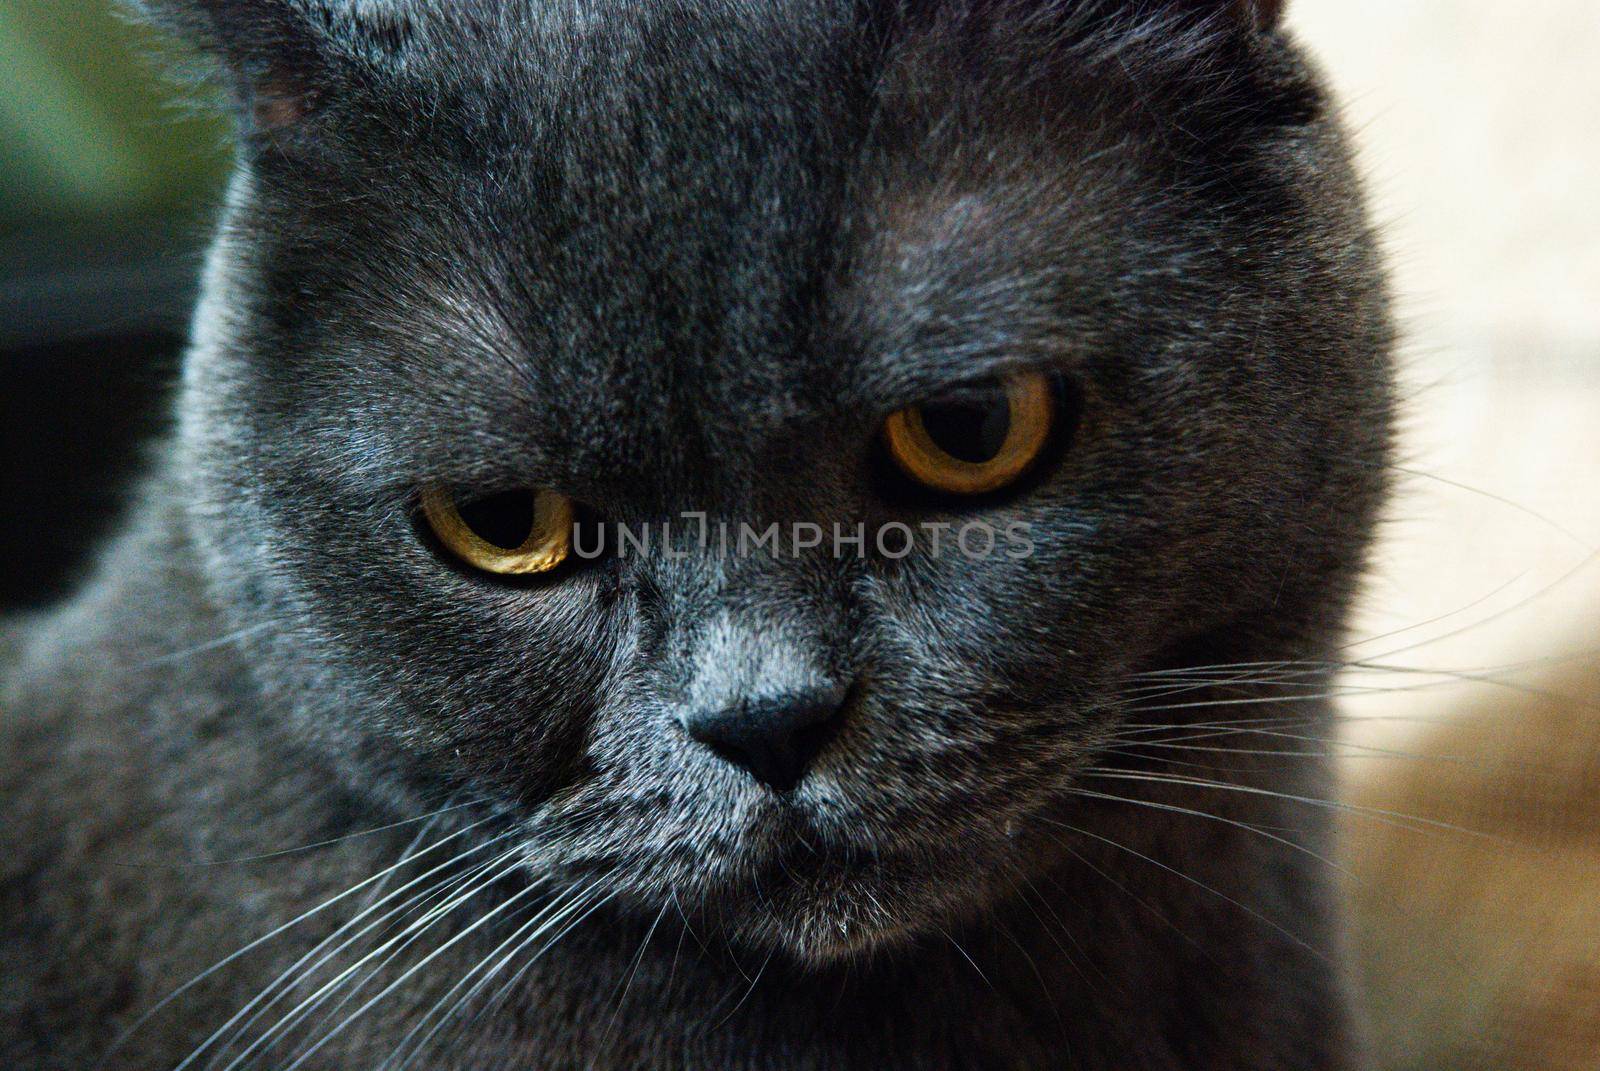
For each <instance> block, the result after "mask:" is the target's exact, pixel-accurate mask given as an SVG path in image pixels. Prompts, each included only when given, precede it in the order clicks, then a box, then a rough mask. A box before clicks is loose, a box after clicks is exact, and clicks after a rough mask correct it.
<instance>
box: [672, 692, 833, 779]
mask: <svg viewBox="0 0 1600 1071" xmlns="http://www.w3.org/2000/svg"><path fill="white" fill-rule="evenodd" d="M843 714H844V690H843V689H837V690H834V689H828V690H822V689H818V690H808V691H803V692H796V693H792V694H789V695H784V696H780V697H775V698H770V699H746V700H743V701H741V702H739V703H736V704H734V705H733V706H729V707H723V708H720V709H714V710H706V711H696V712H692V713H690V714H688V715H687V716H686V717H685V718H684V720H683V725H684V728H685V729H687V730H688V732H689V735H690V736H691V737H693V738H694V739H695V740H698V741H699V742H700V743H702V744H704V745H706V747H708V748H710V749H711V750H712V751H714V752H716V753H717V754H718V755H719V756H721V757H722V758H723V759H724V760H726V761H728V762H730V763H732V764H733V765H735V766H738V767H739V768H741V769H743V770H745V771H746V772H747V773H749V774H750V775H751V776H752V777H754V778H755V779H756V780H757V781H760V782H761V783H762V784H764V785H766V786H767V787H768V788H771V789H772V790H773V791H774V792H788V791H790V790H791V789H793V788H794V787H795V786H796V785H798V784H799V783H800V781H801V779H802V778H803V777H804V776H805V773H806V769H807V768H808V767H809V766H810V765H811V763H812V761H813V760H814V759H815V758H816V757H817V755H818V754H820V753H821V752H822V749H823V748H824V747H826V746H827V745H828V741H830V740H832V739H833V737H834V736H835V735H836V734H837V733H838V731H839V723H840V722H841V721H842V720H843Z"/></svg>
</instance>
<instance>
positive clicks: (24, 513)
mask: <svg viewBox="0 0 1600 1071" xmlns="http://www.w3.org/2000/svg"><path fill="white" fill-rule="evenodd" d="M195 247H196V241H195V236H194V235H191V234H188V233H185V232H184V231H183V229H181V228H180V229H178V230H174V229H173V228H171V227H167V226H161V225H147V226H143V227H136V228H133V229H131V230H119V231H117V232H115V233H106V232H94V231H91V230H83V229H79V230H73V229H71V228H67V227H51V228H49V229H47V230H41V231H40V232H37V233H31V234H15V233H13V234H10V235H5V236H3V237H0V494H3V495H4V501H5V507H4V508H3V509H0V556H3V560H4V562H5V566H4V568H3V569H0V607H15V606H20V605H29V604H37V603H40V602H44V601H48V600H49V599H51V598H53V597H56V596H58V595H60V594H61V593H62V592H64V591H65V590H67V589H68V588H69V587H70V585H71V583H72V581H73V579H74V577H75V576H76V575H77V574H78V573H79V572H80V571H81V570H82V568H83V566H84V563H85V562H86V560H87V556H88V554H89V551H90V549H91V547H92V546H93V544H94V542H95V540H96V539H97V538H98V537H99V536H101V535H102V534H103V533H104V532H105V531H106V529H107V527H108V526H109V525H110V524H111V523H112V521H113V520H114V518H115V517H116V515H117V513H118V512H119V510H120V508H121V506H122V504H123V503H124V502H125V501H126V500H127V497H128V492H129V489H130V486H131V483H132V482H133V480H134V479H135V478H136V477H137V474H138V472H139V470H140V469H141V467H142V466H143V463H144V458H145V456H146V451H145V449H144V447H145V445H146V444H147V443H149V442H150V441H151V440H152V439H153V438H154V436H155V435H156V434H157V433H158V432H159V431H160V430H161V428H162V427H163V426H164V425H165V423H166V419H167V417H166V408H167V406H166V399H167V398H168V397H170V394H171V388H172V385H173V383H174V381H175V377H176V372H177V367H178V358H179V356H180V354H181V351H182V346H183V339H184V336H185V332H186V321H187V317H188V308H189V305H190V302H191V301H192V299H193V292H194V284H195V278H196V275H197V273H198V270H199V262H198V258H197V256H196V255H195V253H194V249H195Z"/></svg>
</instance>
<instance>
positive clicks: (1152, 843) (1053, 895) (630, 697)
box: [0, 0, 1391, 1071]
mask: <svg viewBox="0 0 1600 1071" xmlns="http://www.w3.org/2000/svg"><path fill="white" fill-rule="evenodd" d="M1278 6H1279V5H1278V4H1276V3H1272V2H1268V0H1255V2H1250V0H1233V2H1225V0H1187V2H1181V0H1140V2H1136V0H930V2H928V3H926V4H913V3H895V2H890V0H882V2H880V0H813V2H808V3H804V4H799V3H796V2H794V0H752V2H749V3H738V4H734V3H723V2H718V0H677V2H669V0H636V2H632V3H620V2H611V0H599V2H597V3H590V2H586V0H578V2H575V3H568V4H562V3H533V2H531V0H501V2H489V0H463V2H458V3H448V4H447V3H443V2H438V3H432V2H427V0H163V2H152V3H149V4H148V5H146V7H147V10H148V13H149V14H150V15H152V16H153V17H155V18H156V19H158V20H160V21H162V22H163V23H165V24H166V25H168V26H171V27H174V28H176V29H177V30H178V31H179V32H180V33H182V34H185V35H186V36H187V37H188V38H189V39H190V40H191V41H193V42H195V43H196V44H197V45H198V46H199V47H200V49H201V50H202V51H203V52H205V53H206V54H208V55H210V56H212V57H214V58H215V61H216V66H215V70H216V71H218V72H220V74H219V76H220V77H221V78H222V79H223V80H224V81H225V82H226V85H227V87H228V90H229V92H230V99H231V100H233V101H234V102H235V104H236V106H237V109H238V116H239V125H240V129H241V151H240V156H239V161H240V162H239V166H238V170H237V173H236V175H235V176H234V179H233V182H232V185H231V187H230V189H229V193H228V197H227V206H226V209H225V211H224V212H223V215H222V221H221V225H220V230H219V236H218V238H217V241H216V244H215V247H214V249H213V252H212V255H211V257H210V260H209V265H208V268H207V271H206V277H205V284H204V297H203V300H202V302H201V305H200V308H199V311H198V313H197V315H196V319H195V329H194V337H193V344H192V347H191V349H190V352H189V356H188V360H187V364H186V368H185V371H184V376H183V383H182V389H181V391H180V392H179V398H178V401H177V421H176V427H175V431H174V433H173V434H172V436H171V437H170V441H169V442H167V443H166V445H165V447H164V448H163V449H162V450H161V451H160V453H159V455H158V459H157V462H156V463H155V464H154V465H153V466H152V471H151V473H150V475H149V476H148V478H147V480H146V482H145V483H144V485H143V487H142V492H141V494H140V496H139V498H138V504H137V507H136V508H135V509H134V510H133V511H132V513H131V516H130V517H129V519H128V520H127V522H126V524H125V526H124V527H123V529H122V531H121V534H120V535H119V536H118V537H117V538H115V539H114V540H112V541H111V542H110V543H109V544H108V545H107V546H106V547H105V548H104V550H103V553H101V554H100V556H99V557H98V559H97V564H96V565H95V567H94V568H93V570H92V573H91V575H90V576H88V577H87V579H86V580H85V581H84V583H83V585H82V587H81V589H80V590H79V591H78V593H77V595H76V596H75V597H74V598H72V599H71V600H70V601H68V602H67V603H65V604H64V605H62V606H60V607H58V608H56V609H55V610H53V611H52V612H50V613H48V614H44V615H42V616H39V617H36V618H33V619H30V620H23V621H14V622H11V623H9V624H8V625H7V628H6V631H5V633H4V637H5V638H4V640H3V643H0V667H3V677H0V679H3V681H4V690H3V693H0V694H3V709H4V745H3V747H4V751H3V757H0V844H3V853H0V897H3V900H0V928H3V943H0V1066H4V1067H5V1068H8V1069H40V1068H71V1069H86V1068H92V1067H108V1068H152V1069H155V1068H163V1069H164V1068H173V1067H182V1068H206V1067H211V1068H229V1069H233V1068H245V1067H250V1068H254V1067H277V1068H308V1069H310V1068H340V1069H351V1068H380V1067H381V1068H390V1069H395V1068H402V1067H419V1068H428V1069H438V1071H446V1069H467V1068H472V1069H485V1071H489V1069H493V1071H501V1069H510V1068H540V1069H545V1068H548V1069H565V1068H591V1069H608V1071H609V1069H630V1071H632V1069H665V1068H701V1069H703V1068H718V1069H720V1068H764V1069H765V1068H771V1069H797V1071H798V1069H824V1068H829V1069H833V1068H837V1069H873V1071H891V1069H901V1068H904V1069H919V1071H926V1069H942V1068H1013V1069H1042V1068H1052V1069H1059V1068H1075V1069H1082V1071H1111V1069H1115V1071H1168V1069H1176V1068H1185V1069H1217V1071H1223V1069H1226V1071H1248V1069H1262V1071H1265V1069H1273V1071H1289V1069H1293V1071H1335V1069H1339V1071H1346V1069H1352V1068H1358V1067H1360V1066H1363V1060H1362V1058H1361V1054H1360V1046H1359V1042H1358V1039H1357V1037H1356V1035H1357V1033H1358V1031H1357V1029H1356V1028H1355V1026H1354V1024H1353V1022H1352V1016H1351V1014H1350V1012H1349V1010H1348V1002H1347V999H1346V993H1345V985H1344V981H1343V978H1342V969H1341V952H1340V944H1341V936H1340V925H1339V910H1338V905H1337V897H1336V895H1335V893H1334V885H1335V882H1334V874H1332V873H1331V872H1330V868H1329V866H1328V864H1327V863H1326V861H1325V859H1324V857H1325V855H1326V852H1327V842H1328V827H1329V816H1330V810H1331V808H1330V807H1328V806H1326V805H1322V806H1319V803H1321V801H1324V800H1326V798H1327V797H1328V794H1329V791H1330V789H1329V786H1328V780H1329V771H1328V769H1327V768H1326V763H1325V762H1324V760H1323V759H1322V758H1319V757H1318V753H1319V752H1320V751H1323V750H1325V749H1323V748H1320V747H1317V746H1315V745H1311V746H1305V745H1300V746H1293V745H1292V744H1286V743H1285V741H1284V740H1283V739H1278V740H1277V741H1276V746H1273V745H1270V744H1269V745H1262V744H1261V742H1260V738H1254V737H1253V738H1252V739H1254V740H1255V744H1254V745H1253V746H1254V748H1255V749H1256V750H1258V751H1260V752H1262V754H1258V755H1254V756H1252V755H1249V754H1233V753H1231V751H1230V752H1229V753H1228V754H1221V755H1219V754H1213V753H1212V752H1214V751H1225V750H1229V747H1230V746H1229V744H1228V743H1227V741H1228V740H1229V739H1230V736H1229V734H1230V733H1234V732H1241V731H1247V730H1245V728H1244V727H1246V726H1260V725H1278V726H1284V727H1286V728H1285V730H1284V733H1283V734H1282V735H1284V736H1288V737H1290V738H1291V739H1293V740H1306V739H1313V740H1314V739H1315V738H1318V737H1321V736H1325V735H1326V734H1327V732H1328V731H1329V717H1330V716H1329V713H1328V710H1327V708H1326V704H1325V700H1324V699H1323V698H1322V696H1323V694H1324V693H1325V692H1326V691H1327V686H1328V682H1329V679H1330V677H1331V675H1332V673H1333V672H1334V670H1335V669H1336V667H1337V664H1338V650H1339V645H1340V642H1341V629H1342V623H1343V620H1344V618H1345V614H1346V610H1347V606H1348V603H1349V601H1350V598H1351V593H1352V589H1353V587H1354V585H1355V583H1356V581H1357V579H1358V576H1359V573H1360V570H1361V567H1362V563H1363V557H1364V554H1365V549H1366V546H1367V543H1368V538H1369V535H1370V532H1371V529H1372V527H1373V524H1374V518H1375V515H1376V512H1377V510H1378V509H1379V506H1380V503H1381V499H1382V492H1383V487H1384V483H1385V481H1384V478H1383V477H1384V472H1385V467H1386V463H1387V455H1388V449H1389V424H1390V378H1389V353H1390V348H1391V338H1390V325H1389V319H1388V310H1387V303H1386V297H1385V291H1384V284H1383V280H1382V276H1381V272H1380V269H1379V265H1378V261H1377V257H1376V255H1375V243H1374V241H1373V238H1372V235H1371V233H1370V230H1369V227H1368V224H1367V222H1366V220H1365V217H1364V213H1363V207H1362V204H1361V198H1360V196H1359V190H1358V186H1357V183H1356V181H1355V179H1354V178H1353V176H1352V172H1351V168H1350V163H1349V159H1348V151H1347V148H1346V145H1345V142H1344V140H1343V138H1342V137H1341V134H1340V132H1339V130H1338V128H1337V122H1336V120H1335V118H1334V117H1333V116H1332V114H1331V107H1330V104H1329V101H1328V99H1327V96H1326V92H1325V90H1324V88H1323V86H1322V84H1321V82H1320V80H1319V78H1318V77H1317V75H1316V74H1315V72H1314V71H1313V70H1312V69H1311V67H1310V66H1309V64H1308V63H1307V61H1306V59H1305V58H1304V57H1303V55H1302V54H1301V52H1300V51H1299V49H1298V48H1297V47H1296V46H1295V45H1294V44H1293V43H1292V42H1291V41H1290V40H1289V39H1288V38H1287V36H1286V35H1285V33H1284V32H1283V30H1282V29H1281V27H1280V26H1279V18H1278V16H1279V11H1278ZM1234 739H1235V740H1236V738H1234ZM1219 740H1220V746H1217V747H1212V746H1210V745H1217V744H1218V743H1219ZM1247 749H1248V747H1247V748H1237V749H1235V750H1239V751H1244V750H1247ZM1269 751H1271V752H1276V754H1268V753H1267V752H1269Z"/></svg>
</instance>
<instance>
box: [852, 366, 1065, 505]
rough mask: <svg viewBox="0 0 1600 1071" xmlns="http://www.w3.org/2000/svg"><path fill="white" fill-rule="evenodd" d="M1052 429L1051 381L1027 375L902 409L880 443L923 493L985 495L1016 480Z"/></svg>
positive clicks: (890, 421) (1035, 374)
mask: <svg viewBox="0 0 1600 1071" xmlns="http://www.w3.org/2000/svg"><path fill="white" fill-rule="evenodd" d="M1055 423H1056V398H1055V392H1054V390H1053V389H1052V384H1051V381H1050V377H1049V376H1047V375H1045V374H1043V373H1041V372H1029V373H1025V374H1022V375H1016V376H1010V377H1008V378H1006V379H1004V380H1002V381H1000V382H999V383H996V384H995V385H994V386H993V388H992V389H989V390H978V391H973V392H971V393H970V395H963V396H958V397H954V398H951V399H950V400H948V401H941V402H931V403H928V404H925V405H917V406H912V407H911V408H910V409H902V410H901V411H900V412H898V413H895V414H894V415H893V416H891V417H890V418H889V419H888V420H887V421H885V423H884V426H883V438H884V442H885V443H886V444H887V445H888V449H889V455H890V456H891V457H893V458H894V460H895V464H897V465H899V466H900V469H901V471H903V472H904V473H905V474H906V475H907V476H909V477H911V478H912V479H913V480H915V481H917V482H918V483H920V484H922V485H923V486H925V487H929V488H932V489H933V490H935V491H943V492H946V493H948V494H954V495H986V494H990V493H992V492H995V491H999V490H1002V489H1004V488H1006V487H1009V486H1010V485H1011V484H1013V483H1015V482H1016V481H1017V480H1019V479H1021V478H1022V476H1023V475H1024V474H1025V473H1026V472H1027V471H1028V469H1029V468H1031V467H1032V466H1033V464H1034V462H1036V461H1038V460H1039V457H1040V455H1042V454H1043V453H1044V452H1045V448H1046V447H1048V446H1049V445H1050V437H1051V433H1052V431H1053V430H1054V427H1055Z"/></svg>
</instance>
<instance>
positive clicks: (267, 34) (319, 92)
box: [131, 0, 358, 133]
mask: <svg viewBox="0 0 1600 1071" xmlns="http://www.w3.org/2000/svg"><path fill="white" fill-rule="evenodd" d="M131 3H132V4H133V6H134V8H135V10H136V11H137V12H139V13H140V14H142V15H144V16H145V17H147V18H148V19H149V20H151V21H153V22H155V23H156V24H157V25H159V26H163V27H165V28H167V29H169V30H171V31H173V32H175V33H176V34H177V35H178V36H180V37H182V38H184V39H186V40H188V41H190V42H192V43H193V44H194V45H196V46H197V47H198V48H200V49H201V50H202V51H204V52H206V53H208V54H210V55H211V56H214V57H216V58H217V59H219V60H220V61H221V62H222V66H223V69H224V71H225V72H226V74H227V76H228V79H229V81H230V82H231V84H232V86H233V88H234V89H235V91H236V95H237V97H238V100H239V102H240V104H241V106H242V110H243V114H244V116H245V119H246V121H247V122H248V123H249V124H250V125H251V126H252V127H253V128H254V129H256V130H257V131H261V132H269V133H270V132H274V131H281V130H285V129H288V128H291V127H294V126H296V125H298V124H299V123H300V122H301V121H303V120H304V119H305V118H306V117H307V116H309V115H310V114H311V113H312V112H314V111H315V110H316V109H317V106H318V105H319V104H320V103H321V102H322V100H323V99H324V98H325V96H326V95H327V94H328V93H329V92H330V91H331V90H332V88H333V86H334V85H335V83H336V82H337V80H338V77H339V67H340V61H341V59H343V58H344V57H345V56H347V55H348V45H349V43H350V42H348V41H346V40H343V39H342V38H344V37H347V36H349V31H350V30H351V28H352V25H353V24H354V23H355V22H356V21H358V16H357V15H355V14H354V13H353V11H352V9H356V8H357V5H356V4H354V3H351V2H349V0H345V2H342V3H341V2H339V0H131Z"/></svg>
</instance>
